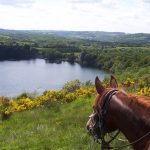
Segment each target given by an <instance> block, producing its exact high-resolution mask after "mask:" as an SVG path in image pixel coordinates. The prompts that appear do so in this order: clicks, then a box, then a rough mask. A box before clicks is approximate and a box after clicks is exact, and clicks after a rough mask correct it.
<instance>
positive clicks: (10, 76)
mask: <svg viewBox="0 0 150 150" xmlns="http://www.w3.org/2000/svg"><path fill="white" fill-rule="evenodd" d="M105 75H107V73H106V72H105V71H102V70H99V69H95V68H88V67H81V66H80V65H79V64H77V63H74V64H70V63H68V62H62V63H60V64H57V63H47V62H46V61H45V60H44V59H35V60H21V61H0V95H1V96H2V95H3V96H9V97H13V96H17V95H19V94H21V93H23V92H31V93H32V92H38V93H42V92H43V91H45V90H51V89H57V90H60V89H61V88H62V86H63V85H64V84H65V83H66V82H68V81H71V80H75V79H79V80H80V81H82V82H83V81H88V80H91V81H92V82H93V81H94V79H95V77H96V76H99V77H100V79H101V80H103V79H104V77H105Z"/></svg>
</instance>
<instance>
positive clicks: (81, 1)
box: [72, 0, 101, 4]
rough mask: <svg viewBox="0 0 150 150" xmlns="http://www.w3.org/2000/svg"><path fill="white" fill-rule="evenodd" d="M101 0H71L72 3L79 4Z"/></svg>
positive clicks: (99, 0)
mask: <svg viewBox="0 0 150 150" xmlns="http://www.w3.org/2000/svg"><path fill="white" fill-rule="evenodd" d="M100 2H101V0H72V3H76V4H81V3H100Z"/></svg>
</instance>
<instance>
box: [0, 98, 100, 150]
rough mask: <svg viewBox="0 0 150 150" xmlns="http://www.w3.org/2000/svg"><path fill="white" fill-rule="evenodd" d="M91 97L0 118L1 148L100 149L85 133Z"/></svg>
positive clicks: (44, 149) (21, 149)
mask: <svg viewBox="0 0 150 150" xmlns="http://www.w3.org/2000/svg"><path fill="white" fill-rule="evenodd" d="M92 101H93V97H92V98H86V99H84V98H79V99H78V100H76V101H74V102H72V103H68V104H54V105H52V106H51V107H50V108H47V107H41V108H37V109H33V110H28V111H24V112H18V113H15V114H13V115H12V116H11V118H10V119H9V120H7V121H3V122H0V149H1V150H99V149H100V145H98V144H96V143H95V142H93V140H92V138H91V137H90V136H89V135H88V134H87V130H86V122H87V120H88V115H89V114H90V113H91V112H92V107H91V103H92Z"/></svg>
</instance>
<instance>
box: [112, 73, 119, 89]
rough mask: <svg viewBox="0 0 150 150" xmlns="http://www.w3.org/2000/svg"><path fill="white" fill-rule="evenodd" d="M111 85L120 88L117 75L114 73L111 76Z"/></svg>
mask: <svg viewBox="0 0 150 150" xmlns="http://www.w3.org/2000/svg"><path fill="white" fill-rule="evenodd" d="M110 87H112V88H118V83H117V80H116V79H115V77H114V76H113V75H111V78H110Z"/></svg>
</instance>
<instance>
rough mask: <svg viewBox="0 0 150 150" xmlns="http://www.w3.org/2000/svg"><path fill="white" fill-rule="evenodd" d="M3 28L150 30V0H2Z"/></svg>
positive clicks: (0, 3)
mask: <svg viewBox="0 0 150 150" xmlns="http://www.w3.org/2000/svg"><path fill="white" fill-rule="evenodd" d="M0 28H5V29H27V30H30V29H31V30H38V29H40V30H73V31H112V32H114V31H115V32H127V33H139V32H145V33H150V0H0Z"/></svg>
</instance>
